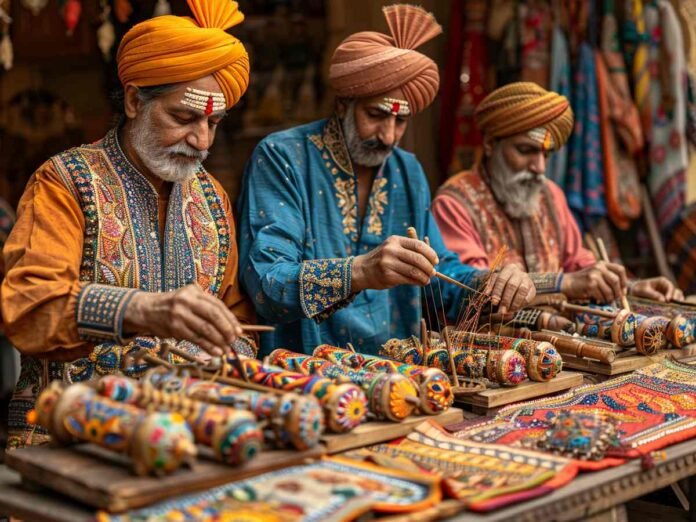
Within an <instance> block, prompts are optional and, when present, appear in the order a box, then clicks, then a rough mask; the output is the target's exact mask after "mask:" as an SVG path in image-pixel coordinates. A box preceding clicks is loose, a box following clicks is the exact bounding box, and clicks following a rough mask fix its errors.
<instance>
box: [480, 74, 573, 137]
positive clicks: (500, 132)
mask: <svg viewBox="0 0 696 522" xmlns="http://www.w3.org/2000/svg"><path fill="white" fill-rule="evenodd" d="M474 117H475V118H476V123H477V124H478V126H479V129H481V132H483V133H484V134H489V135H491V136H494V137H496V138H505V137H507V136H513V135H515V134H520V133H523V132H527V131H530V130H532V129H536V128H539V127H543V128H545V129H546V130H547V131H548V132H549V133H550V135H551V138H552V140H553V142H552V146H551V147H550V148H552V149H559V148H560V147H562V146H563V145H564V144H565V142H566V141H567V140H568V137H569V136H570V133H571V132H572V130H573V109H571V108H570V102H569V101H568V98H566V97H565V96H561V95H560V94H557V93H555V92H551V91H547V90H546V89H543V88H541V87H539V86H538V85H537V84H536V83H531V82H516V83H511V84H509V85H505V86H503V87H500V88H499V89H496V90H495V91H493V92H492V93H490V94H489V95H488V96H486V97H485V98H484V99H483V100H482V101H481V103H479V105H478V107H476V111H475V112H474Z"/></svg>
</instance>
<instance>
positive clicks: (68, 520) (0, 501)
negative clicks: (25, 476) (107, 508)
mask: <svg viewBox="0 0 696 522" xmlns="http://www.w3.org/2000/svg"><path fill="white" fill-rule="evenodd" d="M6 516H13V517H18V518H19V519H21V520H26V521H32V522H91V521H93V520H94V511H93V510H91V509H89V508H87V507H86V506H84V505H83V504H78V503H77V502H75V501H74V500H70V499H68V498H67V497H65V495H60V494H58V493H53V492H51V491H47V490H41V491H36V490H29V489H26V488H25V487H24V486H23V485H22V484H21V477H20V476H19V474H17V473H15V472H14V471H12V470H9V469H7V467H5V466H0V520H2V519H3V517H6Z"/></svg>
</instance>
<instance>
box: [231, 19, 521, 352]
mask: <svg viewBox="0 0 696 522" xmlns="http://www.w3.org/2000/svg"><path fill="white" fill-rule="evenodd" d="M384 13H385V17H386V19H387V23H388V25H389V29H390V32H391V36H387V35H385V34H381V33H376V32H361V33H358V34H354V35H352V36H350V37H348V38H347V39H346V40H344V41H343V42H342V43H341V44H340V45H339V46H338V48H337V49H336V51H335V53H334V55H333V59H332V62H331V69H330V73H329V80H330V82H331V85H332V87H333V88H334V90H335V91H336V94H337V98H338V99H337V103H336V111H335V114H333V115H332V116H331V117H330V118H328V119H326V120H322V121H318V122H315V123H310V124H308V125H305V126H302V127H297V128H294V129H290V130H287V131H283V132H279V133H276V134H272V135H270V136H268V137H267V138H266V139H264V140H263V141H262V142H261V143H260V144H259V145H258V147H257V148H256V150H255V151H254V154H253V156H252V158H251V160H250V161H249V163H248V165H247V170H246V174H245V179H244V182H243V192H242V195H241V198H240V202H239V207H240V208H239V209H240V213H239V220H240V274H241V279H242V283H243V284H244V285H245V287H246V289H247V291H248V293H249V295H250V296H251V297H252V298H253V299H254V302H255V305H256V311H257V313H258V314H259V315H260V316H261V317H262V318H263V319H264V320H265V321H267V322H270V323H280V324H279V325H278V326H276V330H275V332H273V333H272V334H269V335H267V336H266V337H262V351H263V352H265V351H267V350H270V349H273V348H277V347H278V346H283V347H285V348H290V349H293V350H295V351H299V352H304V351H309V352H310V353H311V350H313V349H314V347H315V346H317V345H319V344H323V343H330V344H335V345H340V346H345V345H346V343H349V342H351V343H353V345H354V346H355V347H356V349H358V350H360V351H362V352H368V353H376V352H377V350H378V349H379V347H380V345H381V344H383V343H384V342H386V341H387V340H388V339H389V338H390V337H408V336H410V335H412V334H413V333H415V332H416V330H417V328H418V325H419V321H420V318H421V304H422V303H421V300H420V295H421V291H420V289H419V288H418V286H424V285H427V284H429V283H430V281H431V278H432V277H433V275H434V273H435V267H436V266H437V269H438V270H439V271H440V272H443V273H444V274H446V275H449V276H451V277H453V278H456V279H458V280H459V281H461V282H463V283H465V284H467V285H468V286H470V287H476V286H478V285H479V284H480V280H481V275H482V272H480V271H478V270H474V269H472V268H471V267H468V266H466V265H463V264H461V263H459V261H458V260H457V258H456V256H455V255H454V254H452V253H451V252H448V251H447V250H446V249H445V247H444V245H443V243H442V239H441V237H440V233H439V232H438V229H437V227H436V226H435V223H434V221H433V219H432V216H431V214H430V211H429V205H430V194H429V190H428V183H427V180H426V178H425V175H424V173H423V169H422V167H421V165H420V163H418V161H417V160H416V158H415V157H414V156H413V155H412V154H410V153H408V152H406V151H404V150H402V149H400V148H399V147H398V143H399V140H400V138H401V137H402V136H403V134H404V132H405V131H406V127H407V126H408V123H409V120H410V118H411V116H412V115H413V114H415V113H417V112H419V111H422V110H424V109H425V108H426V107H427V106H428V105H430V103H431V102H432V101H433V98H434V97H435V95H436V93H437V89H438V84H439V77H438V71H437V66H436V65H435V63H434V62H433V61H432V60H431V59H430V58H428V57H427V56H425V55H423V54H421V53H419V52H418V51H416V50H415V49H416V48H417V47H418V46H419V45H421V44H422V43H424V42H426V41H427V40H429V39H431V38H433V37H434V36H436V35H438V34H439V33H440V32H441V28H440V26H439V25H438V24H437V22H436V21H435V19H434V18H433V16H432V15H431V14H429V13H427V12H425V11H423V10H422V9H421V8H418V7H414V6H407V5H396V6H390V7H387V8H385V9H384ZM408 227H415V228H416V230H417V232H418V233H419V234H420V236H421V237H426V236H427V237H429V239H430V242H429V243H430V244H429V245H428V243H426V242H424V241H419V240H418V239H412V238H408V237H406V236H407V228H408ZM493 278H494V279H493V280H494V282H493V284H491V288H492V300H493V302H494V303H495V304H500V306H501V308H507V309H512V308H518V307H520V306H521V305H523V304H524V303H525V302H526V301H527V300H528V299H531V298H532V296H533V295H534V287H533V285H532V284H531V281H530V280H529V279H528V277H527V275H526V274H524V273H523V272H522V271H520V270H519V269H517V268H515V267H508V268H505V269H504V270H502V271H501V272H499V273H497V274H496V275H494V276H493ZM436 288H437V285H436ZM441 290H442V300H441V301H440V299H439V298H438V299H437V306H438V308H440V306H441V305H444V308H445V310H442V311H443V312H447V313H448V314H449V315H450V317H456V315H457V313H458V312H459V311H460V307H462V306H464V305H465V304H466V298H467V297H468V292H467V291H463V290H462V289H461V288H460V287H458V286H453V285H452V284H449V283H443V284H442V286H441ZM430 306H431V308H432V306H433V303H431V305H430Z"/></svg>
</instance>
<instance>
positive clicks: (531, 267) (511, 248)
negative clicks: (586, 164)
mask: <svg viewBox="0 0 696 522" xmlns="http://www.w3.org/2000/svg"><path fill="white" fill-rule="evenodd" d="M432 212H433V215H434V216H435V220H436V221H437V224H438V226H439V228H440V231H441V232H442V237H443V239H444V241H445V245H446V246H447V248H448V249H450V250H452V251H454V252H456V253H457V255H459V259H460V260H461V261H462V262H463V263H467V264H469V265H472V266H474V267H476V268H488V267H489V266H490V263H491V261H492V260H493V259H494V258H495V256H496V254H497V253H498V251H499V250H500V248H501V247H502V246H503V245H505V246H506V247H507V252H506V255H505V260H504V262H505V263H517V264H519V265H520V266H521V267H522V268H524V269H525V270H527V271H528V272H534V273H547V272H574V271H576V270H579V269H581V268H584V267H586V266H589V265H592V264H594V263H595V262H596V260H595V258H594V256H593V255H592V253H591V252H590V251H589V250H587V249H586V248H584V247H583V246H582V237H581V235H580V230H579V228H578V225H577V223H576V222H575V219H574V218H573V215H572V214H571V212H570V208H569V207H568V203H567V202H566V198H565V196H564V194H563V191H562V190H561V188H560V187H559V186H558V185H556V184H555V183H554V182H552V181H550V180H546V186H545V188H544V189H543V191H542V194H541V198H540V201H539V212H537V215H535V216H534V217H532V218H530V219H524V220H518V219H511V218H509V217H508V216H507V215H506V214H505V212H504V211H503V209H502V207H501V206H500V204H498V202H497V201H496V199H495V197H494V196H493V193H492V192H491V190H490V188H489V187H488V184H487V183H486V182H485V181H484V179H483V178H482V176H481V174H480V173H479V171H478V170H477V169H474V170H472V171H466V172H462V173H460V174H457V175H456V176H454V177H452V178H451V179H450V180H448V181H447V183H445V184H444V185H443V186H442V187H441V188H440V190H439V191H438V194H437V196H436V197H435V200H434V201H433V204H432Z"/></svg>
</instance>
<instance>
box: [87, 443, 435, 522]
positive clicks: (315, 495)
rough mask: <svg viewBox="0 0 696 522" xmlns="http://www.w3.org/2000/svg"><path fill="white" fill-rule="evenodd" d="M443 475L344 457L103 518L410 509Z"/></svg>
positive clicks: (241, 520) (421, 505) (245, 520)
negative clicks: (401, 469)
mask: <svg viewBox="0 0 696 522" xmlns="http://www.w3.org/2000/svg"><path fill="white" fill-rule="evenodd" d="M440 499H441V492H440V479H439V478H438V477H436V476H434V475H429V474H424V473H420V474H413V473H408V472H404V471H399V470H393V469H387V468H384V467H381V466H378V465H375V464H370V463H364V462H357V461H354V460H349V459H344V458H341V457H331V458H325V459H323V460H321V461H318V462H315V463H312V464H307V465H304V466H292V467H289V468H284V469H280V470H277V471H271V472H269V473H264V474H263V475H258V476H256V477H253V478H249V479H246V480H241V481H239V482H233V483H231V484H226V485H224V486H219V487H216V488H213V489H210V490H207V491H205V492H203V493H196V494H193V495H185V496H182V497H178V498H173V499H170V500H166V501H163V502H160V503H158V504H155V505H153V506H150V507H147V508H143V509H138V510H133V511H130V512H128V513H125V514H122V515H109V514H107V513H104V512H101V513H99V514H98V516H97V520H98V521H99V522H107V521H109V522H145V521H147V522H154V521H167V522H169V521H174V520H175V521H176V522H189V521H191V522H193V521H195V522H213V521H215V522H219V521H221V520H224V521H226V522H257V521H258V522H262V521H263V522H276V521H277V522H293V521H295V520H302V521H303V522H313V521H317V522H318V521H324V520H336V521H342V520H353V519H354V518H356V517H357V516H359V515H362V514H363V513H367V512H368V511H379V512H384V513H405V512H411V511H419V510H422V509H426V508H428V507H430V506H433V505H435V504H437V503H438V502H440Z"/></svg>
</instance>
